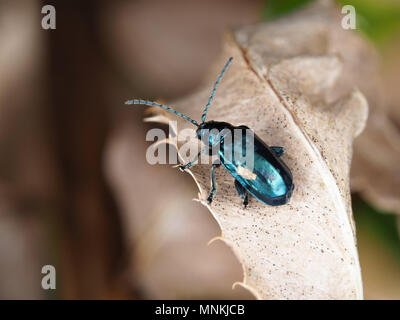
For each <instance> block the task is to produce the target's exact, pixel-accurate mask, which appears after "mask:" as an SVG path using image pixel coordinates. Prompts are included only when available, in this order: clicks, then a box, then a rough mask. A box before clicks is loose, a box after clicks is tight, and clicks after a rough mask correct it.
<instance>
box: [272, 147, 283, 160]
mask: <svg viewBox="0 0 400 320" xmlns="http://www.w3.org/2000/svg"><path fill="white" fill-rule="evenodd" d="M270 149H271V150H272V151H273V152H274V153H275V154H276V155H277V157H278V158H280V157H282V156H283V154H284V153H285V148H284V147H270Z"/></svg>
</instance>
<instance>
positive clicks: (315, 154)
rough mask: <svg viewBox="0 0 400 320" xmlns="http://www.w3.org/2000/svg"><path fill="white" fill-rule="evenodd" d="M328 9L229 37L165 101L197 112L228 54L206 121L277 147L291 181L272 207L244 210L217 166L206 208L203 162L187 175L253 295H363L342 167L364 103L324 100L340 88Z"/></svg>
mask: <svg viewBox="0 0 400 320" xmlns="http://www.w3.org/2000/svg"><path fill="white" fill-rule="evenodd" d="M331 12H332V7H330V6H329V5H327V4H326V2H321V3H318V4H317V5H314V6H311V7H310V8H308V9H305V10H303V11H301V12H299V13H296V14H294V15H292V16H290V17H287V18H284V19H281V20H277V21H274V22H271V23H268V24H263V25H256V26H252V27H249V28H244V29H241V30H237V31H236V32H235V33H234V34H233V36H232V35H230V36H229V35H228V36H227V39H226V41H225V45H224V50H223V54H222V56H221V59H220V60H219V61H218V63H217V64H216V65H215V67H214V68H213V70H212V71H211V72H210V74H209V76H208V78H207V81H206V85H205V86H203V88H202V89H201V90H199V91H198V92H197V93H195V94H193V95H191V96H189V97H187V98H185V99H182V100H180V101H177V102H176V103H173V105H175V106H176V108H177V109H178V110H180V111H183V110H184V112H185V113H186V114H188V115H189V116H190V117H192V118H195V119H197V118H199V116H200V113H201V106H202V105H204V102H205V101H207V97H208V95H209V86H210V83H212V80H211V79H214V78H215V76H216V75H217V74H218V72H219V68H220V67H221V66H222V65H223V63H224V61H225V60H226V58H227V57H229V56H233V57H234V63H233V65H232V67H231V68H230V69H229V70H228V71H227V73H226V75H225V76H224V79H223V81H222V83H221V85H220V87H219V89H218V93H217V95H216V97H215V100H214V102H213V105H212V107H211V109H210V111H209V114H208V119H213V120H217V121H218V120H219V121H227V122H230V123H232V124H233V125H241V124H245V125H247V126H249V127H250V128H252V129H253V130H254V131H255V132H256V133H257V135H258V136H260V137H261V138H262V139H263V140H264V141H265V142H266V143H267V144H269V145H282V146H284V147H285V149H286V154H285V155H284V158H283V159H284V161H285V163H286V164H287V165H288V167H289V168H290V169H291V171H292V173H293V178H294V184H295V186H296V187H295V191H294V193H293V196H292V199H291V201H290V203H289V204H287V205H284V206H280V207H270V206H266V205H264V204H262V203H260V202H259V201H257V200H256V199H254V198H252V199H250V203H249V206H248V208H247V209H243V206H242V201H241V200H240V198H239V197H238V196H237V194H236V191H235V189H234V187H233V182H234V180H233V178H232V177H231V176H230V175H229V174H228V173H227V172H226V171H225V170H223V169H219V170H218V171H217V172H216V179H217V182H218V188H217V194H216V197H215V200H214V202H213V203H212V205H211V206H209V205H208V204H207V203H206V202H205V199H206V197H207V194H208V191H209V188H210V179H209V169H210V168H209V166H205V165H197V166H195V167H194V168H193V169H192V170H191V172H190V173H191V174H192V176H193V177H194V179H195V181H196V183H197V184H198V187H199V189H200V195H199V197H200V200H201V201H202V203H203V204H204V205H205V206H207V207H208V208H209V209H210V211H211V213H212V214H213V216H214V218H215V219H216V221H217V222H218V224H219V226H220V228H221V232H222V234H221V236H220V237H218V239H221V240H223V241H224V242H226V243H227V244H228V245H229V246H231V247H232V249H233V251H234V253H235V254H236V256H237V257H238V259H239V261H240V262H241V264H242V266H243V270H244V279H243V281H242V282H241V283H240V284H241V285H242V286H244V287H246V288H248V289H249V290H250V291H251V292H252V293H253V294H254V295H255V296H256V297H257V298H259V299H357V298H358V299H359V298H362V297H363V293H362V283H361V273H360V266H359V262H358V256H357V249H356V244H355V231H354V225H353V222H352V211H351V205H350V193H349V192H350V190H349V166H350V161H351V154H352V141H353V139H354V138H355V137H356V136H357V135H358V134H359V133H360V132H361V131H362V130H363V127H364V125H365V122H366V119H367V109H368V108H367V102H366V100H365V98H364V97H363V95H362V94H361V93H360V92H359V91H358V90H353V91H351V92H349V93H348V94H347V95H346V96H344V97H342V98H341V99H339V100H337V101H335V102H334V103H331V104H330V103H327V102H328V101H329V102H331V101H332V100H336V98H337V97H338V96H341V94H340V93H343V92H344V89H343V88H341V86H340V84H339V85H338V82H339V77H340V76H341V75H342V73H341V72H342V70H343V57H341V56H340V57H338V54H337V52H335V50H333V49H332V48H333V47H332V46H331V42H332V39H333V38H334V33H332V32H331V29H330V28H331V27H332V25H333V23H334V21H336V20H334V19H333V18H332V19H331V18H330V17H334V15H332V14H331ZM337 28H338V27H336V29H337ZM295 34H296V37H295V36H294V35H295ZM298 34H302V35H304V38H303V37H298ZM301 38H303V39H304V40H303V41H301V40H299V39H301ZM311 44H313V45H311ZM344 71H345V70H344ZM182 125H183V124H182V123H180V125H179V126H178V127H179V128H180V129H181V128H182Z"/></svg>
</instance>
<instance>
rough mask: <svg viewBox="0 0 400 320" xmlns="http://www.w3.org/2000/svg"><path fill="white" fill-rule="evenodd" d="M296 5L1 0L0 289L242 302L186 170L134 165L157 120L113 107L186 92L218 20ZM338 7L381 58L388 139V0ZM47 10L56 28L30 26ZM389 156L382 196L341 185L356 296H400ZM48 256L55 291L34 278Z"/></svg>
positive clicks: (393, 43)
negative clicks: (352, 242)
mask: <svg viewBox="0 0 400 320" xmlns="http://www.w3.org/2000/svg"><path fill="white" fill-rule="evenodd" d="M309 2H312V1H310V0H308V1H300V0H296V1H294V0H291V1H286V0H284V1H282V0H270V1H263V0H253V1H240V0H220V1H212V0H203V1H195V0H190V1H188V0H169V1H164V0H147V1H144V0H143V1H140V0H137V1H134V0H132V1H128V0H114V1H110V0H81V1H62V0H59V1H39V0H12V1H11V0H0V155H1V156H0V298H1V299H14V298H18V299H159V298H164V299H175V298H177V299H202V298H206V299H235V298H241V299H252V298H253V297H252V295H251V294H250V293H248V292H247V291H246V290H244V289H243V288H240V287H236V288H235V289H234V290H232V289H231V286H232V283H234V282H235V281H240V280H241V279H242V270H241V266H240V265H239V263H238V261H237V260H236V259H235V257H234V255H233V253H232V252H231V251H230V249H229V248H228V247H227V246H226V245H224V244H223V243H213V244H212V245H211V246H207V245H206V244H207V242H208V240H210V239H211V238H212V237H214V236H217V235H219V228H218V226H217V224H216V222H215V221H214V220H213V218H212V217H211V215H210V214H209V213H208V210H207V209H206V208H205V207H203V206H201V205H200V204H199V203H197V202H194V201H192V199H193V198H195V197H196V195H197V187H196V185H195V184H194V183H193V181H192V178H191V177H190V176H189V175H184V174H181V173H180V172H179V171H178V170H174V169H172V168H171V167H170V166H162V165H156V166H150V165H149V164H147V162H146V160H145V151H146V148H147V147H148V146H149V145H150V143H148V142H146V141H145V133H146V132H147V131H148V129H150V128H152V127H153V126H154V125H151V124H147V123H143V120H142V119H143V111H144V108H143V107H139V106H138V107H136V108H127V107H126V106H124V104H123V102H124V101H125V100H126V99H128V98H134V97H140V98H147V99H152V100H154V99H163V100H170V99H174V98H178V97H182V96H183V95H187V94H189V93H190V92H191V91H192V90H194V89H195V88H196V86H197V85H199V83H200V81H201V80H202V77H203V76H204V75H205V72H206V71H207V69H208V67H209V66H210V65H211V64H212V62H213V61H214V60H215V59H216V57H217V56H218V54H219V52H220V49H221V45H222V36H223V34H224V32H225V31H226V30H228V29H229V28H232V27H240V26H242V25H247V24H252V23H257V22H262V21H268V20H272V19H276V18H277V17H279V16H281V15H285V14H287V13H289V12H292V11H294V10H298V9H299V8H301V7H302V6H304V5H305V4H306V3H309ZM338 3H339V4H340V5H344V4H352V5H354V6H355V8H356V12H357V29H358V30H357V32H360V33H361V34H362V36H364V37H366V38H367V39H368V41H371V43H373V45H374V46H375V47H376V50H377V51H378V53H379V57H380V62H381V74H382V81H383V84H384V85H383V87H384V90H385V93H384V95H385V97H386V104H385V107H384V108H382V111H381V112H382V113H384V115H385V117H386V118H387V119H389V121H390V123H391V128H393V129H392V133H391V134H393V135H392V136H391V137H393V138H392V139H391V141H393V143H395V144H396V145H397V146H398V147H397V148H400V142H399V141H400V140H396V139H395V137H397V135H398V136H399V137H400V111H399V110H400V95H399V91H398V86H399V74H400V60H399V58H398V57H399V55H400V1H397V0H350V1H344V0H340V1H339V2H338ZM48 4H50V5H53V6H54V7H55V8H56V29H55V30H44V29H42V27H41V21H42V18H43V14H42V13H41V9H42V7H43V6H44V5H48ZM375 140H376V141H374V143H376V145H380V144H381V141H380V140H379V138H378V137H376V139H375ZM396 150H398V149H396ZM396 152H397V151H396ZM399 154H400V151H398V152H397V153H396V154H394V155H392V154H390V155H388V157H389V158H390V159H389V160H390V161H389V160H388V161H383V164H377V165H376V166H375V167H374V170H375V171H374V172H378V173H379V174H380V173H381V174H382V176H383V177H385V178H384V179H385V180H384V181H383V182H382V181H381V183H383V184H385V185H387V186H388V191H387V192H386V191H385V192H386V194H383V195H379V196H374V194H376V193H374V192H372V191H371V190H373V189H368V188H367V187H365V188H364V189H363V188H355V189H354V190H357V191H358V192H356V191H355V192H354V194H353V209H354V216H355V220H356V226H357V237H358V247H359V254H360V261H361V267H362V274H363V281H364V290H365V297H366V298H367V299H400V239H399V231H398V230H399V226H400V223H399V221H400V220H399V219H398V216H399V214H400V205H399V203H400V191H399V190H400V166H399V164H400V162H399V161H400V155H399ZM396 156H398V158H396ZM360 161H361V160H360ZM355 165H357V163H356V164H355ZM353 166H354V164H353ZM356 167H357V168H367V166H366V165H364V164H363V165H361V162H360V166H358V165H357V166H356ZM371 171H372V169H368V172H371ZM361 172H362V170H361ZM365 176H366V177H367V176H368V174H367V173H365ZM358 186H359V184H358ZM363 190H364V191H365V190H366V191H365V192H363ZM368 190H370V192H368ZM385 196H387V198H385ZM386 204H390V205H386ZM49 264H50V265H54V266H55V268H56V270H57V287H56V289H55V290H43V289H42V288H41V285H40V284H41V279H42V277H43V274H42V273H41V269H42V266H44V265H49Z"/></svg>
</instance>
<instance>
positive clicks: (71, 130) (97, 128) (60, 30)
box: [42, 0, 126, 299]
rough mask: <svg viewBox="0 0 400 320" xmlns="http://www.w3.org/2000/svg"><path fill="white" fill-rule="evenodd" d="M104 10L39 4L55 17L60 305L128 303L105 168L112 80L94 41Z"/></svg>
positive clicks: (52, 72) (53, 109) (51, 53)
mask: <svg viewBox="0 0 400 320" xmlns="http://www.w3.org/2000/svg"><path fill="white" fill-rule="evenodd" d="M102 3H103V2H102V1H93V0H88V1H50V2H49V1H42V5H45V4H52V5H54V6H55V8H56V12H57V29H56V30H48V31H46V32H47V33H48V37H47V40H48V65H49V68H48V70H49V76H48V79H49V80H48V81H49V83H48V85H49V94H50V97H49V101H50V103H49V105H48V110H49V119H50V121H51V122H52V129H53V132H54V139H53V142H54V148H55V152H56V157H57V161H58V168H59V171H60V173H61V174H60V176H61V188H60V189H61V190H62V194H61V195H60V208H59V212H60V213H61V219H60V220H61V223H60V226H61V228H62V230H61V233H62V236H61V237H62V248H60V250H62V255H61V266H62V270H61V272H59V273H58V275H59V279H60V281H62V283H61V287H62V288H63V291H62V292H61V294H60V293H59V297H60V298H94V299H96V298H110V297H113V296H117V297H124V295H125V294H124V293H123V292H126V290H125V289H126V288H122V287H121V285H120V284H118V283H115V282H116V281H115V279H118V273H121V270H120V268H121V265H120V263H121V261H122V260H123V258H124V252H125V251H124V247H123V239H122V235H121V234H122V232H121V225H120V220H119V215H118V212H117V208H116V204H115V201H114V199H113V198H112V196H111V193H110V190H109V188H108V186H107V185H106V182H105V179H104V173H103V163H102V162H103V148H104V144H105V138H106V136H107V134H108V131H109V129H110V126H111V119H110V117H109V114H108V112H107V109H108V108H107V105H108V102H107V101H109V96H110V89H109V88H110V83H111V82H112V81H113V79H112V77H111V76H110V74H109V72H108V70H107V67H106V66H105V64H104V61H103V60H102V58H101V50H99V44H98V41H97V39H99V38H98V35H97V30H98V28H97V26H96V23H95V22H96V19H95V17H96V11H97V10H96V9H97V8H98V7H99V6H101V5H102ZM111 87H112V86H111Z"/></svg>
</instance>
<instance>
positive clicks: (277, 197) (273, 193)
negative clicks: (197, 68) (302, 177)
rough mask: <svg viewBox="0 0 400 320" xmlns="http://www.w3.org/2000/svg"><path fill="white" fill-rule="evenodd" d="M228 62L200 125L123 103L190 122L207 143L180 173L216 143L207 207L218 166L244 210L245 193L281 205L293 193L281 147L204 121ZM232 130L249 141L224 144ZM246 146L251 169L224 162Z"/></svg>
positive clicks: (234, 161) (229, 126)
mask: <svg viewBox="0 0 400 320" xmlns="http://www.w3.org/2000/svg"><path fill="white" fill-rule="evenodd" d="M232 59H233V57H231V58H229V60H228V61H227V63H226V64H225V66H224V68H223V69H222V71H221V72H220V74H219V76H218V78H217V81H216V82H215V84H214V87H213V90H212V93H211V96H210V98H209V100H208V103H207V104H206V106H205V108H204V111H203V114H202V117H201V123H198V122H197V121H195V120H193V119H191V118H190V117H188V116H186V115H184V114H182V113H180V112H178V111H175V110H174V109H172V108H170V107H168V106H166V105H162V104H159V103H157V102H152V101H147V100H141V99H133V100H128V101H126V102H125V104H128V105H131V104H143V105H147V106H155V107H160V108H163V109H165V110H167V111H170V112H172V113H174V114H175V115H177V116H179V117H181V118H183V119H185V120H187V121H189V122H191V123H192V124H193V125H195V126H196V127H197V130H196V136H197V138H198V139H199V140H202V141H204V140H205V141H206V142H207V144H208V146H207V147H208V148H206V149H203V150H202V151H200V152H199V154H198V155H197V156H196V157H195V159H194V160H192V161H190V162H188V163H187V164H185V165H180V166H179V169H180V170H182V171H185V170H186V169H189V168H190V167H192V166H194V165H195V163H196V162H197V160H198V158H199V156H200V155H201V153H202V152H204V151H206V152H208V154H209V155H213V154H214V153H213V150H215V149H214V147H215V145H216V144H219V150H218V156H219V163H213V164H212V166H211V190H210V193H209V196H208V198H207V201H208V202H209V204H211V202H212V201H213V198H214V195H215V193H216V186H217V184H216V181H215V169H216V168H218V167H219V166H220V165H221V164H222V166H223V167H224V168H225V169H226V170H227V171H228V172H229V173H230V174H231V175H232V176H233V177H234V178H235V188H236V190H237V192H238V194H239V196H240V198H241V199H242V200H243V205H244V207H245V208H246V206H247V205H248V202H249V198H248V195H249V193H250V194H251V195H253V196H254V197H255V198H256V199H258V200H259V201H261V202H262V203H264V204H267V205H270V206H279V205H284V204H286V203H288V202H289V200H290V198H291V196H292V193H293V190H294V184H293V177H292V173H291V171H290V169H289V168H288V167H287V166H286V164H285V163H284V162H283V161H282V158H281V157H282V155H283V154H284V148H283V147H281V146H271V147H270V146H268V145H267V144H266V143H265V142H264V141H263V140H261V138H259V137H258V136H257V135H256V134H255V133H254V132H253V131H252V130H251V129H250V128H248V127H247V126H243V125H242V126H233V125H232V124H230V123H227V122H220V121H213V120H209V121H206V116H207V111H208V109H209V107H210V105H211V102H212V101H213V99H214V95H215V92H216V90H217V87H218V84H219V83H220V81H221V79H222V76H223V75H224V73H225V71H226V69H227V68H228V66H229V65H230V63H231V62H232ZM234 130H242V131H243V130H248V132H250V133H251V138H252V139H249V136H248V135H246V136H245V135H242V137H243V138H242V139H241V141H234V142H230V141H231V140H229V142H228V143H224V142H226V141H225V140H227V139H226V137H227V134H230V135H231V136H232V135H233V132H234ZM250 140H252V141H250ZM247 143H253V150H254V151H253V152H254V154H253V166H252V170H249V169H248V168H249V167H248V166H246V162H243V161H240V160H238V159H236V157H235V156H234V157H233V158H232V157H230V158H229V159H227V154H228V155H232V154H236V153H237V152H239V153H241V154H242V155H245V154H246V150H247V149H246V145H247ZM228 160H229V161H228Z"/></svg>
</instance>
